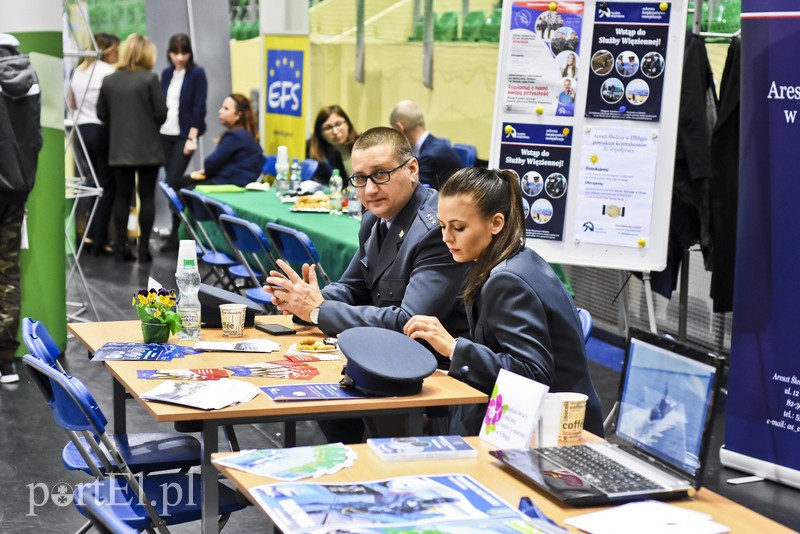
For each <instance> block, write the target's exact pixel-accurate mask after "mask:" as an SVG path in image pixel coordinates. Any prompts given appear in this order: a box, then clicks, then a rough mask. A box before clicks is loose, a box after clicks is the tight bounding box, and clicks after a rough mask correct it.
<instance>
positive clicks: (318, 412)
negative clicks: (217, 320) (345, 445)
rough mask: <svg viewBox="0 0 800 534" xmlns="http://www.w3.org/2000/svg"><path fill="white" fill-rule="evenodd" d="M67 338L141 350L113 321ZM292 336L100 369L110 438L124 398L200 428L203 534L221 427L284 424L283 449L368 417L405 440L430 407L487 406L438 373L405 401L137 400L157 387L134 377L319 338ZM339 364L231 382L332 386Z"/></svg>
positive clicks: (133, 329) (120, 425) (229, 360)
mask: <svg viewBox="0 0 800 534" xmlns="http://www.w3.org/2000/svg"><path fill="white" fill-rule="evenodd" d="M256 322H263V323H280V324H284V325H291V320H290V317H284V316H260V317H257V318H256ZM67 327H68V329H69V331H70V332H72V334H73V335H75V337H76V338H77V339H78V341H80V342H81V343H82V344H83V345H84V346H85V347H86V348H87V349H88V351H89V352H90V353H93V352H95V351H96V350H97V349H99V348H100V347H101V346H103V345H104V344H105V343H106V342H109V341H123V342H125V341H127V342H141V340H142V333H141V327H140V323H139V321H116V322H98V323H70V324H68V325H67ZM293 327H295V328H297V329H298V333H297V334H296V335H293V336H269V335H267V334H265V333H262V332H260V331H258V330H256V329H255V328H253V327H250V328H245V332H244V337H243V338H239V339H242V340H247V339H258V338H261V339H264V338H269V339H271V340H273V341H276V342H278V343H280V345H281V351H280V352H277V353H275V352H274V353H270V354H264V353H233V352H204V353H201V354H196V355H191V356H187V357H185V358H178V359H174V360H171V361H168V362H166V361H144V362H141V361H114V362H105V363H106V368H107V369H108V370H109V371H110V372H111V374H112V375H113V377H114V388H113V403H114V409H113V413H114V432H115V433H124V432H125V431H126V425H125V392H126V391H127V392H129V393H131V394H132V396H133V397H134V398H135V399H136V400H137V401H138V402H139V403H140V404H141V405H142V406H143V407H144V408H145V410H147V412H148V413H149V414H150V415H151V416H152V417H153V418H154V419H155V420H156V421H159V422H165V421H166V422H181V421H193V422H195V423H197V424H199V425H200V427H201V430H200V432H201V440H200V441H201V446H202V449H201V450H202V458H203V463H202V466H201V473H202V478H203V532H216V531H217V526H216V525H217V510H218V502H217V497H218V496H217V480H216V472H215V471H214V469H213V468H211V460H210V457H211V454H212V453H215V452H217V451H218V448H219V444H218V438H217V434H218V430H219V427H220V426H223V425H236V424H247V423H267V422H284V423H291V424H287V429H286V431H287V432H286V440H287V442H286V445H288V446H291V445H293V444H294V422H295V421H299V420H309V419H315V420H318V419H336V418H344V417H366V416H373V415H403V416H405V418H406V431H407V433H408V434H409V435H420V434H421V433H422V413H423V411H424V409H425V408H428V407H433V406H450V405H458V404H476V403H484V402H487V400H488V397H487V395H485V394H484V393H481V392H480V391H477V390H476V389H473V388H472V387H470V386H468V385H467V384H465V383H463V382H459V381H458V380H455V379H453V378H451V377H449V376H447V375H446V374H445V373H443V372H440V371H437V372H436V373H434V374H433V375H432V376H430V377H428V378H426V379H425V381H424V383H423V387H422V391H421V392H420V393H419V394H417V395H410V396H408V397H387V398H366V399H351V400H341V401H298V402H273V401H272V400H270V399H269V398H268V397H267V396H266V395H258V396H257V397H256V398H255V399H254V400H252V401H250V402H247V403H243V404H238V405H236V406H230V407H228V408H224V409H222V410H212V411H203V410H196V409H192V408H185V407H182V406H177V405H171V404H163V403H157V402H146V401H143V400H141V399H140V397H139V396H140V395H141V394H142V393H144V392H145V391H148V390H150V389H152V388H154V387H156V386H157V385H158V384H160V383H161V381H159V380H141V379H139V378H137V374H136V372H137V370H139V369H186V368H190V369H195V368H220V367H223V366H226V365H243V364H248V363H256V362H264V361H275V360H282V359H283V354H284V352H285V351H286V349H287V348H288V347H289V345H291V344H292V343H295V342H297V340H299V339H301V338H304V337H313V338H318V339H321V338H322V337H324V336H323V335H322V333H320V331H319V330H318V329H317V328H316V327H299V326H297V325H293ZM201 340H203V341H223V340H225V341H230V339H229V338H223V337H222V331H221V330H219V329H204V330H203V331H202V334H201ZM170 342H172V343H179V344H183V345H191V343H190V342H179V341H178V339H177V336H173V337H172V339H170ZM343 364H344V359H342V361H336V362H314V363H313V366H314V367H316V368H317V369H318V370H319V371H320V374H319V375H318V376H316V377H314V378H312V379H311V380H308V381H306V380H279V379H274V378H260V377H256V378H249V377H237V379H240V380H245V381H247V382H251V383H253V384H254V385H256V386H265V385H271V384H275V383H281V384H292V383H300V384H307V383H314V382H317V383H324V382H338V381H339V380H340V379H341V370H342V365H343Z"/></svg>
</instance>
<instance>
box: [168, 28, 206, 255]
mask: <svg viewBox="0 0 800 534" xmlns="http://www.w3.org/2000/svg"><path fill="white" fill-rule="evenodd" d="M167 61H168V62H169V67H167V68H166V69H164V71H163V72H162V73H161V88H162V89H163V90H164V94H165V95H166V97H167V120H166V121H164V124H163V125H162V126H161V141H162V143H163V145H164V155H165V156H166V158H167V163H166V166H165V170H166V181H167V183H168V184H169V185H170V187H172V188H175V187H176V186H177V184H178V183H179V181H180V179H181V177H182V176H183V175H184V173H185V172H186V167H187V166H188V165H189V160H191V159H192V155H194V153H195V151H196V150H197V146H198V137H199V136H201V135H203V134H204V133H205V131H206V99H207V97H208V81H207V80H206V73H205V71H204V70H203V68H202V67H201V66H199V65H195V63H194V53H193V52H192V41H191V40H190V39H189V36H188V35H186V34H185V33H176V34H175V35H173V36H172V37H170V38H169V45H168V47H167ZM177 247H178V216H177V215H175V214H173V216H172V231H171V232H170V236H169V239H168V240H167V242H166V243H165V244H164V246H163V247H162V250H163V249H173V248H177Z"/></svg>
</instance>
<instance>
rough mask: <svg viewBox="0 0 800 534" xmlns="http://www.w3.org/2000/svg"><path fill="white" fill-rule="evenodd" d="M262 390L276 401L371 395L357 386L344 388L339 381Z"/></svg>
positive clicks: (364, 396)
mask: <svg viewBox="0 0 800 534" xmlns="http://www.w3.org/2000/svg"><path fill="white" fill-rule="evenodd" d="M261 391H263V392H264V393H266V394H267V397H269V398H270V399H272V400H274V401H318V400H345V399H364V398H366V397H369V395H367V394H366V393H362V392H360V391H358V390H357V389H355V388H344V387H342V386H340V385H339V383H338V382H328V383H323V384H308V385H305V386H304V385H302V384H287V385H285V386H280V385H273V386H262V387H261Z"/></svg>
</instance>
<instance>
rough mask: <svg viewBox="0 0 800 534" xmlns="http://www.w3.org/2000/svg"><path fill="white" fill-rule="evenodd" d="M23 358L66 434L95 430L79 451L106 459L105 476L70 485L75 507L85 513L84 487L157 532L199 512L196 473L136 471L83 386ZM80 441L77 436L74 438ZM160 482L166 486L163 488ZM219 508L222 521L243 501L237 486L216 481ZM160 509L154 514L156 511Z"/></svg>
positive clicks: (128, 520)
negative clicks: (49, 393) (48, 396)
mask: <svg viewBox="0 0 800 534" xmlns="http://www.w3.org/2000/svg"><path fill="white" fill-rule="evenodd" d="M22 363H23V364H24V365H25V368H26V369H27V370H28V372H29V373H30V375H31V378H32V379H33V381H34V382H35V383H36V384H37V385H39V386H40V388H41V387H42V384H47V385H48V387H49V389H50V390H51V391H52V398H51V399H50V400H49V401H48V404H49V405H50V408H51V409H52V410H53V416H54V418H55V421H56V423H57V424H58V425H59V426H60V427H61V428H63V429H64V430H66V431H67V433H68V434H70V435H71V434H73V433H78V432H80V433H82V434H83V435H84V436H94V437H95V438H96V441H95V440H94V439H92V440H88V439H87V442H89V445H90V446H91V445H92V443H94V446H92V447H91V450H90V449H88V448H83V450H82V456H84V457H88V456H90V454H91V453H94V454H96V455H97V456H98V457H101V458H102V460H103V463H107V464H109V465H111V466H112V467H111V469H109V471H112V472H113V473H114V476H106V475H105V474H104V473H102V472H99V471H98V472H95V473H94V474H95V476H96V477H97V480H95V481H93V482H91V483H89V484H80V485H78V486H77V487H76V488H75V493H74V496H75V498H74V500H73V502H74V503H75V507H76V508H77V509H78V511H79V512H80V513H81V514H82V515H84V516H85V517H87V518H88V517H89V512H88V511H87V510H86V506H85V505H84V504H83V502H84V499H83V497H84V495H85V494H86V493H87V492H88V494H89V495H90V498H91V497H94V500H95V501H97V502H98V503H100V504H101V506H113V507H114V510H113V513H114V515H115V516H117V517H118V518H119V519H120V520H121V521H122V522H123V523H124V524H125V525H127V526H128V527H130V528H134V529H138V530H143V529H148V528H152V529H155V530H157V531H158V532H169V531H168V530H167V528H166V525H170V524H180V523H186V522H189V521H196V520H198V519H200V518H201V514H202V510H201V502H202V499H199V498H195V497H194V496H196V495H197V496H199V495H202V489H201V477H200V476H198V475H197V474H194V473H168V474H156V475H154V474H149V475H143V474H139V475H135V474H134V473H133V471H132V470H131V469H130V468H129V466H128V465H127V464H126V463H125V461H124V457H123V456H122V453H121V451H120V450H119V449H118V448H117V445H116V443H115V441H114V440H113V439H112V438H111V436H109V435H108V434H107V433H106V424H107V421H106V419H105V417H104V416H103V413H102V411H101V410H100V406H99V405H98V404H97V402H96V401H95V399H94V398H93V397H92V395H91V393H89V391H88V390H87V389H86V386H84V384H83V383H82V382H81V381H80V380H78V379H77V378H75V377H72V376H69V375H67V374H65V373H63V372H61V371H59V370H57V369H54V368H52V367H50V366H49V365H48V364H47V363H45V362H44V361H42V360H40V359H38V358H35V357H33V356H31V355H30V354H26V355H25V356H23V357H22ZM76 446H80V447H82V442H79V443H76ZM165 488H169V491H166V490H165ZM218 490H219V510H220V513H221V514H222V516H223V518H222V521H221V522H227V519H228V517H229V516H230V514H231V513H233V512H235V511H237V510H241V509H242V508H244V505H243V504H242V503H241V502H239V500H238V499H237V497H236V492H235V491H234V490H232V489H230V488H228V487H227V486H224V485H219V488H218ZM177 495H181V496H183V497H182V498H181V499H180V501H179V502H177V503H173V502H172V499H175V497H176V496H177ZM159 510H160V511H161V512H162V515H159V513H158V511H159Z"/></svg>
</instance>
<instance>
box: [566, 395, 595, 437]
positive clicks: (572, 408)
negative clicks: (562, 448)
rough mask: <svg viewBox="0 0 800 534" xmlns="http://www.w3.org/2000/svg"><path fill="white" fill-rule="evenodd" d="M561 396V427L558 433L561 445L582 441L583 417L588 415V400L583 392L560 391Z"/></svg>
mask: <svg viewBox="0 0 800 534" xmlns="http://www.w3.org/2000/svg"><path fill="white" fill-rule="evenodd" d="M559 395H560V396H561V401H562V403H561V429H560V431H559V434H558V444H559V445H574V444H576V443H580V442H581V433H582V432H583V419H584V417H585V415H586V401H587V400H588V399H589V397H587V396H586V395H584V394H583V393H559Z"/></svg>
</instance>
